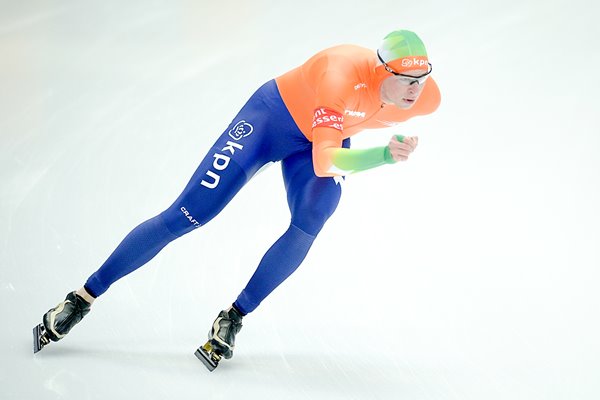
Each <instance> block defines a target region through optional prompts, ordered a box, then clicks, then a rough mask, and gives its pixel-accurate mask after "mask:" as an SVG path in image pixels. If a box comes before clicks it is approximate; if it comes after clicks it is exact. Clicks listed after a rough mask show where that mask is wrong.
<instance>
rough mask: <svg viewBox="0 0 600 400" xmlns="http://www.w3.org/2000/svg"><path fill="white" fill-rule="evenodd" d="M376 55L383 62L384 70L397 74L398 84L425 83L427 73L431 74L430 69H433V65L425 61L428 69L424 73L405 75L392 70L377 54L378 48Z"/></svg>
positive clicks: (427, 76)
mask: <svg viewBox="0 0 600 400" xmlns="http://www.w3.org/2000/svg"><path fill="white" fill-rule="evenodd" d="M377 57H378V58H379V61H381V63H382V64H383V68H385V70H386V71H387V72H389V73H390V74H392V75H394V76H397V77H398V82H400V84H402V85H405V86H409V85H412V84H413V83H418V84H419V85H422V84H424V83H425V81H426V80H427V78H429V74H431V71H432V70H433V66H432V65H431V63H429V62H428V63H427V65H428V66H429V67H428V68H429V70H428V71H427V72H426V73H424V74H423V75H419V76H412V75H406V74H401V73H399V72H396V71H394V70H393V69H392V68H390V66H389V65H387V63H386V62H385V61H383V58H381V56H380V55H379V50H377Z"/></svg>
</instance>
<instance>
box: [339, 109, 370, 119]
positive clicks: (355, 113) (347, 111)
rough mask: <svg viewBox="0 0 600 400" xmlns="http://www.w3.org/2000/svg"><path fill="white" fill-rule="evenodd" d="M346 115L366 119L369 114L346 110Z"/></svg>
mask: <svg viewBox="0 0 600 400" xmlns="http://www.w3.org/2000/svg"><path fill="white" fill-rule="evenodd" d="M344 114H346V115H348V116H349V117H356V118H365V117H366V116H367V114H366V113H365V112H364V111H353V110H344Z"/></svg>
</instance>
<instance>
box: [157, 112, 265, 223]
mask: <svg viewBox="0 0 600 400" xmlns="http://www.w3.org/2000/svg"><path fill="white" fill-rule="evenodd" d="M267 117H268V115H267V114H266V111H264V110H261V109H260V108H259V109H257V107H248V105H246V106H245V107H244V108H243V109H242V110H241V111H240V113H239V114H238V115H237V116H236V118H235V119H234V120H233V122H231V124H230V125H229V126H228V127H227V129H225V131H224V132H223V133H222V134H221V136H219V138H218V139H217V141H216V142H215V143H214V145H213V146H212V147H211V148H210V150H209V151H208V153H207V154H206V156H205V157H204V158H203V160H202V161H201V162H200V165H199V166H198V167H197V168H196V171H195V172H194V174H193V176H192V178H191V179H190V181H189V182H188V184H187V185H186V187H185V189H184V190H183V192H182V193H181V195H180V196H179V197H178V198H177V200H176V201H175V202H174V203H173V204H172V205H171V207H169V209H168V210H167V211H165V213H164V215H165V217H166V218H165V220H166V223H167V226H168V227H169V229H171V230H172V231H174V233H177V232H180V231H181V230H182V229H183V230H185V231H189V230H191V229H194V228H197V227H199V226H201V225H204V224H205V223H207V222H208V221H210V220H211V219H212V218H214V217H215V216H216V215H217V214H218V213H219V212H220V211H221V210H222V209H223V208H224V207H225V206H226V205H227V204H228V203H229V201H231V199H232V198H233V197H234V196H235V195H236V194H237V192H238V191H239V190H240V189H241V188H242V187H243V186H244V185H245V184H246V183H247V182H248V181H249V180H250V179H251V178H252V176H253V175H254V174H255V173H256V171H258V170H259V169H260V168H261V167H262V166H263V165H264V164H266V163H267V162H268V161H269V159H270V155H269V154H268V153H267V152H266V151H265V149H268V148H269V146H268V143H266V142H267V141H268V137H269V135H268V134H267V133H268V132H266V130H268V129H269V127H268V124H267ZM249 120H251V121H252V124H250V123H248V122H247V121H249Z"/></svg>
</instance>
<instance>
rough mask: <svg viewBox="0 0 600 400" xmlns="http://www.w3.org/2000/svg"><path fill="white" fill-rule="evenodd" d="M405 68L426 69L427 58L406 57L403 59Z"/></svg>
mask: <svg viewBox="0 0 600 400" xmlns="http://www.w3.org/2000/svg"><path fill="white" fill-rule="evenodd" d="M401 65H402V66H403V67H405V68H410V67H415V68H419V67H426V66H427V59H426V58H416V57H405V58H403V59H402V64H401Z"/></svg>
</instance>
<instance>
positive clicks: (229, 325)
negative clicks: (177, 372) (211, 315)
mask: <svg viewBox="0 0 600 400" xmlns="http://www.w3.org/2000/svg"><path fill="white" fill-rule="evenodd" d="M240 329H242V313H240V311H238V310H237V309H236V308H235V307H233V306H232V307H230V308H228V309H227V310H223V311H221V312H220V313H219V316H218V317H217V319H215V322H214V323H213V326H212V328H211V330H210V331H209V332H208V342H206V343H205V344H204V346H202V347H199V348H198V350H196V353H195V354H196V357H198V359H200V361H202V362H203V363H204V365H205V366H206V368H208V369H209V371H213V370H214V369H215V368H216V367H217V365H219V361H221V358H223V357H224V358H226V359H230V358H231V357H232V356H233V348H234V347H235V335H237V333H238V332H239V331H240Z"/></svg>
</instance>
